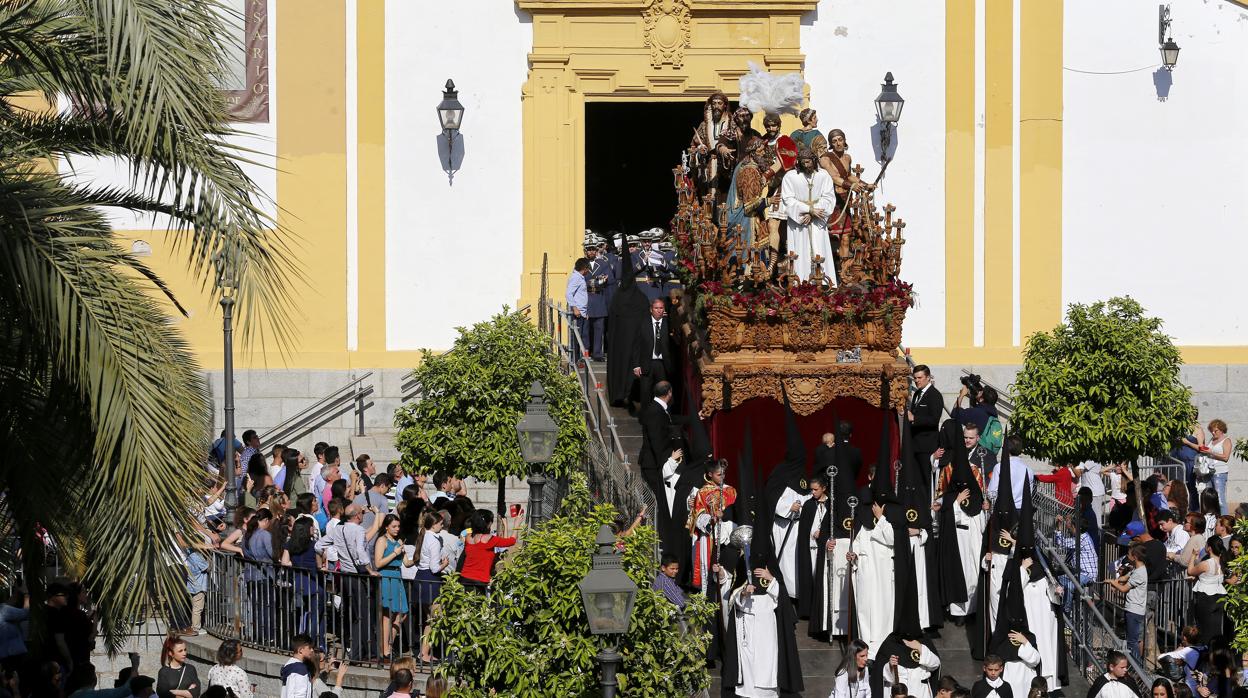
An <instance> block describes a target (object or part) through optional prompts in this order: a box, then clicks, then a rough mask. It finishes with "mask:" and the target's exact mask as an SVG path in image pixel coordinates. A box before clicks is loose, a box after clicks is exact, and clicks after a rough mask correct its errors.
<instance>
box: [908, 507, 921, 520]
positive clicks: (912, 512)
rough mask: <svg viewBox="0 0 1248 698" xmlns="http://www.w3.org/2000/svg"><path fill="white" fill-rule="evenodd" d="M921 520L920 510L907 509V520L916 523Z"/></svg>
mask: <svg viewBox="0 0 1248 698" xmlns="http://www.w3.org/2000/svg"><path fill="white" fill-rule="evenodd" d="M918 520H919V512H917V511H915V510H914V509H906V521H909V522H910V523H914V522H915V521H918Z"/></svg>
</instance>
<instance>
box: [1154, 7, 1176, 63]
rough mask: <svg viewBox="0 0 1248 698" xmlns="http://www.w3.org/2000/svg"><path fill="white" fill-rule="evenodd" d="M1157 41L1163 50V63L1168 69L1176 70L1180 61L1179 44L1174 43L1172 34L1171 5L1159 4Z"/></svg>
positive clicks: (1159, 47)
mask: <svg viewBox="0 0 1248 698" xmlns="http://www.w3.org/2000/svg"><path fill="white" fill-rule="evenodd" d="M1157 43H1158V44H1159V46H1158V49H1159V50H1160V51H1161V65H1162V67H1163V68H1165V69H1166V70H1174V66H1175V64H1177V63H1178V62H1179V45H1178V44H1176V43H1174V38H1173V37H1172V36H1171V35H1170V6H1169V5H1158V6H1157Z"/></svg>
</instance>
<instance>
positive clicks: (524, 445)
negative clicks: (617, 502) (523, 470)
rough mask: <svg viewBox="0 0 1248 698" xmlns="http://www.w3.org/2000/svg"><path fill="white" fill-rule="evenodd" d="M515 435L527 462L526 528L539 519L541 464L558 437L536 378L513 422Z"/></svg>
mask: <svg viewBox="0 0 1248 698" xmlns="http://www.w3.org/2000/svg"><path fill="white" fill-rule="evenodd" d="M516 435H517V436H518V437H519V439H520V455H521V456H523V457H524V462H526V463H528V464H529V465H530V466H533V467H532V468H530V474H529V478H528V480H529V528H533V527H534V526H536V525H538V524H539V523H541V522H542V488H543V487H545V486H546V476H545V475H542V473H541V471H542V466H544V465H546V464H547V463H549V462H550V461H551V459H552V458H553V457H554V455H555V445H556V443H557V441H558V437H559V425H558V424H555V420H553V419H551V418H550V405H548V404H546V390H545V389H544V388H542V384H541V382H540V381H533V385H532V386H530V387H529V402H528V404H526V405H525V406H524V416H523V417H521V418H520V421H519V422H517V423H516Z"/></svg>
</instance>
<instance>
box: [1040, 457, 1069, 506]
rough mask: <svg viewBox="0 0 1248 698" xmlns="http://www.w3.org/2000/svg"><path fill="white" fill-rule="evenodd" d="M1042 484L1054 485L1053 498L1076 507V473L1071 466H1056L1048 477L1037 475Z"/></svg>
mask: <svg viewBox="0 0 1248 698" xmlns="http://www.w3.org/2000/svg"><path fill="white" fill-rule="evenodd" d="M1036 479H1037V480H1039V481H1040V482H1051V483H1053V496H1054V497H1056V498H1057V501H1059V502H1061V503H1062V504H1065V505H1066V506H1068V507H1073V506H1074V505H1075V489H1074V488H1075V484H1074V483H1075V471H1074V470H1072V469H1071V467H1070V466H1069V465H1064V464H1063V465H1054V466H1053V472H1052V473H1049V474H1048V475H1037V476H1036Z"/></svg>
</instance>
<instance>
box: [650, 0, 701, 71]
mask: <svg viewBox="0 0 1248 698" xmlns="http://www.w3.org/2000/svg"><path fill="white" fill-rule="evenodd" d="M641 16H642V20H643V22H644V25H645V27H644V32H643V37H642V39H643V41H644V42H645V45H646V46H647V47H648V48H649V49H650V65H651V66H653V67H655V68H659V67H662V66H664V65H670V66H672V67H673V68H679V67H681V66H682V65H683V64H684V60H685V49H686V48H688V46H689V39H690V36H691V34H692V26H691V25H692V23H693V15H692V13H690V11H689V0H650V1H649V2H647V3H646V5H645V9H643V10H642V13H641Z"/></svg>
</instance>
